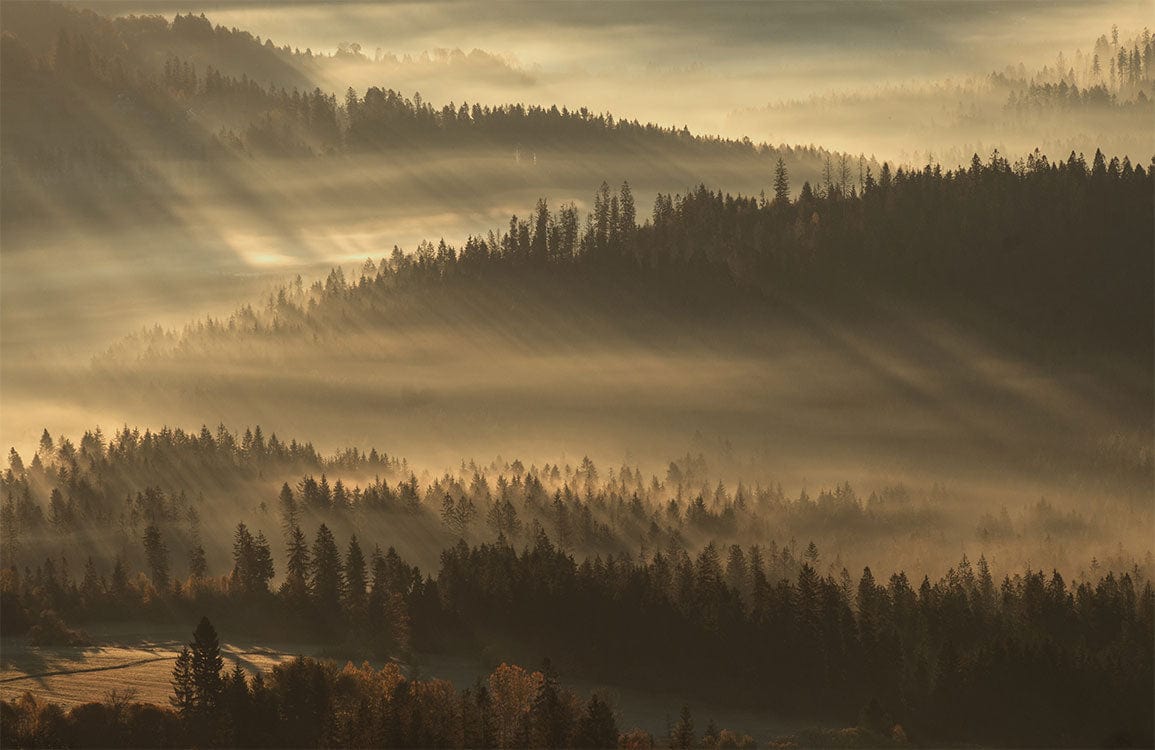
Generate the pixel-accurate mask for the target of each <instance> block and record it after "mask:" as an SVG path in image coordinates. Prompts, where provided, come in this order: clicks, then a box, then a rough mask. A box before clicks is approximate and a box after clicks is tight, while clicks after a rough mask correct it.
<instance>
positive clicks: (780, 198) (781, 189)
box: [774, 156, 790, 206]
mask: <svg viewBox="0 0 1155 750" xmlns="http://www.w3.org/2000/svg"><path fill="white" fill-rule="evenodd" d="M789 202H790V175H789V173H788V172H787V171H786V162H784V161H782V157H781V156H779V157H778V163H777V164H776V165H774V203H775V204H777V205H779V206H784V205H786V204H788V203H789Z"/></svg>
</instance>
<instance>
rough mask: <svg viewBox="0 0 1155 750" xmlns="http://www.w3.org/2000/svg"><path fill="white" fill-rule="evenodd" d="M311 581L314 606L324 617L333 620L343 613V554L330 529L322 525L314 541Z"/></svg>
mask: <svg viewBox="0 0 1155 750" xmlns="http://www.w3.org/2000/svg"><path fill="white" fill-rule="evenodd" d="M310 568H311V573H312V577H311V579H310V581H309V584H310V593H311V594H312V597H313V604H314V606H316V608H317V611H318V612H320V613H322V615H323V616H325V617H328V618H331V617H332V616H334V615H336V614H338V613H340V611H341V598H342V597H341V592H342V588H343V585H342V580H341V554H340V552H338V551H337V542H336V541H335V540H334V539H333V533H332V532H331V531H329V527H327V526H326V525H325V524H321V526H320V528H318V529H317V536H316V538H315V539H314V541H313V554H312V563H311V566H310Z"/></svg>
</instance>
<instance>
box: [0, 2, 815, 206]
mask: <svg viewBox="0 0 1155 750" xmlns="http://www.w3.org/2000/svg"><path fill="white" fill-rule="evenodd" d="M2 27H3V37H2V50H0V53H2V58H3V66H2V72H0V77H2V80H0V82H2V84H3V95H2V102H0V103H2V104H3V137H2V140H0V152H2V153H3V155H4V168H5V177H6V179H5V183H6V187H8V188H10V189H8V190H6V191H5V200H6V202H8V205H9V206H10V207H12V206H13V204H12V203H11V201H14V200H15V201H19V200H20V199H21V197H22V196H21V194H22V193H23V192H27V191H28V189H29V187H31V188H33V189H35V188H42V189H43V188H45V187H46V186H47V187H48V188H51V189H54V190H59V189H67V190H69V191H75V192H80V193H82V194H84V193H86V192H90V193H99V191H100V190H102V189H104V188H106V187H109V186H114V187H116V188H118V189H126V188H135V189H140V190H143V191H145V192H146V193H148V194H151V195H154V196H155V194H156V193H157V192H158V191H163V190H164V188H165V183H166V181H167V182H169V183H172V182H176V181H181V182H187V181H188V180H191V179H201V178H203V177H204V176H205V175H204V173H205V171H206V167H204V166H202V167H197V166H196V165H197V164H201V165H204V164H207V163H210V162H214V161H216V162H219V161H220V159H221V158H225V157H230V158H231V157H236V158H241V159H247V158H250V157H281V158H290V157H294V158H295V157H310V156H318V155H330V156H333V155H340V154H345V155H350V156H365V155H369V154H382V153H386V154H396V155H405V156H412V155H413V154H414V152H420V151H422V150H425V149H438V148H453V149H467V150H469V151H470V152H477V151H495V150H496V151H499V152H500V153H501V154H502V155H503V157H504V158H507V159H508V160H509V161H510V162H515V161H517V162H523V163H525V164H536V163H537V161H538V160H539V159H547V158H550V157H556V158H555V159H554V160H555V161H556V162H558V163H560V164H561V166H562V167H563V168H566V167H572V166H573V162H572V160H571V157H572V155H573V153H574V152H577V153H596V154H599V155H602V156H607V155H610V154H614V155H616V156H615V157H614V158H620V157H621V156H622V155H632V156H634V157H636V158H639V159H645V160H648V161H650V162H657V161H662V160H666V161H669V160H673V161H674V162H678V161H679V160H687V159H689V160H693V159H710V160H714V161H715V162H717V163H723V164H726V165H729V166H730V167H731V168H735V169H740V170H745V171H754V170H760V171H761V173H762V174H763V175H765V174H768V172H769V170H770V169H771V168H772V165H773V162H774V160H775V159H776V158H777V157H779V156H782V157H784V158H786V160H787V161H788V163H789V164H790V165H791V168H792V169H795V170H796V171H798V172H799V173H800V174H807V175H808V176H816V175H817V174H818V173H819V171H820V170H821V167H822V162H823V160H824V159H826V158H829V156H830V155H829V154H827V153H826V152H824V151H822V150H820V149H817V148H814V147H800V148H788V147H781V148H771V147H770V146H767V145H756V144H753V143H751V142H750V141H748V140H744V141H734V140H725V139H720V138H714V137H707V136H701V135H695V134H692V133H690V132H689V131H688V130H687V129H686V128H684V127H682V128H678V127H663V126H659V125H655V124H652V123H640V122H638V121H637V120H628V119H624V118H615V117H614V116H613V115H611V114H608V113H595V112H591V111H589V110H587V109H585V108H580V109H578V110H576V111H571V110H569V109H566V108H561V109H559V108H558V107H556V106H553V107H541V106H526V105H523V104H517V103H511V104H506V105H495V106H482V105H479V104H476V103H473V104H470V103H468V102H465V101H460V102H458V103H454V102H439V103H436V104H434V103H430V102H425V101H423V100H422V98H421V95H420V94H419V93H417V94H411V95H404V94H402V93H400V92H398V91H395V90H393V89H391V88H390V87H389V83H388V81H382V83H381V85H379V86H372V87H370V88H368V89H367V90H365V91H360V92H359V91H354V90H353V89H352V88H349V89H348V90H347V91H344V92H340V93H338V92H333V91H329V90H322V88H320V86H319V85H318V81H317V79H314V78H311V77H310V71H311V70H314V69H316V67H317V66H318V65H320V64H321V62H320V61H321V60H322V59H329V58H322V57H319V56H314V55H313V54H312V53H311V52H310V53H307V54H305V53H299V52H296V51H290V50H288V48H278V47H276V46H275V45H274V44H273V43H272V42H270V41H268V40H266V41H265V42H264V43H261V41H260V38H259V37H254V36H253V35H251V34H250V33H248V32H246V31H240V30H237V29H226V28H224V27H221V26H213V24H212V23H211V21H209V20H208V19H206V18H205V17H203V16H193V15H191V14H190V15H187V16H180V15H178V16H176V17H175V18H174V19H173V20H172V21H169V20H167V19H165V18H162V17H159V16H139V17H138V16H128V17H120V18H107V17H104V16H101V15H99V14H96V13H93V12H91V11H81V10H77V9H73V8H70V7H66V6H61V5H57V4H51V3H6V4H5V12H4V15H3V18H2ZM463 94H464V92H463ZM559 154H564V155H565V158H561V157H559V156H558V155H559ZM172 160H179V161H180V162H182V167H181V168H180V171H179V172H178V173H177V174H176V176H174V175H173V174H171V172H170V170H171V165H167V164H166V162H170V161H172ZM190 162H191V165H190ZM226 163H227V161H226ZM166 167H167V169H166ZM218 171H219V170H218ZM208 172H209V173H210V174H211V173H212V172H213V170H208ZM238 179H240V178H239V177H237V176H236V175H226V178H225V179H223V180H222V181H223V182H224V184H225V185H226V186H227V184H228V183H229V182H230V181H236V180H238Z"/></svg>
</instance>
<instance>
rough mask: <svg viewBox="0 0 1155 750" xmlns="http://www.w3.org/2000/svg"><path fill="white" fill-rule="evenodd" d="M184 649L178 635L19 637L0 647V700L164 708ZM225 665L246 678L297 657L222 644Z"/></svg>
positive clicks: (255, 648) (243, 644)
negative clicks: (64, 639) (73, 640)
mask: <svg viewBox="0 0 1155 750" xmlns="http://www.w3.org/2000/svg"><path fill="white" fill-rule="evenodd" d="M182 645H183V643H182V641H181V640H178V636H177V635H176V634H173V637H172V638H171V639H169V638H168V637H167V634H165V636H164V637H161V638H156V639H150V640H147V641H144V640H142V641H140V642H137V643H135V644H127V643H116V642H108V643H103V644H100V645H95V646H90V647H82V648H80V647H35V646H30V645H28V643H27V640H26V639H23V638H5V639H3V641H2V645H0V698H3V699H5V700H11V699H13V698H16V697H18V696H20V695H22V694H23V693H24V692H26V691H31V692H32V693H33V694H34V695H36V696H37V697H40V698H45V699H49V700H52V701H55V702H57V703H60V704H62V705H65V706H72V705H76V704H79V703H87V702H89V701H99V700H103V699H104V698H105V697H107V696H108V694H109V693H110V692H111V691H113V690H117V691H119V692H120V693H122V694H123V693H125V692H126V691H127V692H129V693H131V694H133V696H134V698H135V700H139V701H144V702H147V703H157V704H160V705H167V704H168V698H169V696H170V695H171V693H172V686H171V684H170V682H169V680H170V678H171V676H172V665H173V660H175V659H176V656H177V653H178V652H179V651H180V648H181V646H182ZM221 652H222V655H223V656H224V659H225V663H226V665H227V666H228V667H229V668H231V667H232V665H233V664H234V663H235V662H238V661H239V662H240V663H241V665H242V666H243V667H244V668H245V669H246V670H248V671H249V672H250V673H255V672H257V671H263V670H268V669H271V668H272V667H273V666H274V665H276V664H278V663H280V662H282V661H285V660H287V659H290V658H292V657H293V656H295V655H296V653H289V652H287V651H284V650H279V649H277V648H269V647H257V646H255V645H253V644H252V643H226V644H222V646H221Z"/></svg>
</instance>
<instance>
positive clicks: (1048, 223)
mask: <svg viewBox="0 0 1155 750" xmlns="http://www.w3.org/2000/svg"><path fill="white" fill-rule="evenodd" d="M859 166H860V168H861V172H860V177H855V176H854V172H855V168H854V166H853V165H851V164H850V163H849V162H846V161H842V162H840V163H839V164H838V165H834V164H833V163H828V169H827V170H826V174H825V175H824V178H823V181H822V182H821V183H820V184H818V185H810V184H809V183H804V184H803V185H802V188H801V191H800V193H799V195H798V197H797V198H796V199H793V200H791V199H790V193H791V190H790V179H789V175H788V173H787V171H786V167H785V165H784V164H782V163H781V162H779V165H778V169H777V172H776V174H775V175H774V176H773V182H772V186H773V190H774V195H773V197H772V198H767V197H765V196H755V197H745V196H733V195H729V194H725V193H722V192H714V191H712V190H710V189H708V188H706V187H704V186H703V187H699V188H698V189H697V190H695V191H693V192H691V193H689V194H687V195H684V196H672V195H658V196H657V199H656V200H655V203H654V207H653V210H652V212H651V215H650V216H649V218H647V219H645V220H644V221H642V222H641V223H640V224H639V223H638V219H637V210H636V208H635V201H634V198H633V195H632V192H631V191H630V189H629V186H628V184H626V185H622V187H621V189H620V190H618V191H612V190H610V188H609V186H608V185H604V184H603V185H602V187H601V189H600V190H599V191H598V192H597V193H596V194H595V196H594V200H593V206H592V210H591V211H590V213H589V214H588V216H587V217H586V219H585V221H583V220H582V218H581V215H580V214H579V212H578V209H577V208H576V207H575V206H574V205H572V204H568V205H563V206H561V207H559V208H557V209H556V210H551V209H550V207H549V205H548V203H547V202H546V201H545V200H541V201H539V202H538V204H537V206H536V207H535V208H534V210H533V211H532V212H531V213H530V215H529V217H528V218H520V217H517V216H514V217H513V218H511V220H510V223H509V227H508V230H507V231H501V232H497V231H495V232H490V233H489V234H488V235H486V236H474V237H470V238H469V239H468V240H466V242H465V243H464V245H463V246H462V247H460V248H457V247H454V246H453V245H451V244H449V243H446V242H445V241H444V240H442V241H440V242H438V243H432V242H428V241H426V242H422V243H421V244H420V245H419V246H418V247H417V249H416V251H415V252H414V253H412V254H405V253H403V252H401V250H400V249H399V248H394V250H393V253H392V255H390V256H389V257H388V258H382V259H381V260H380V262H375V261H367V262H366V264H365V266H364V267H363V268H362V269H361V273H360V275H359V276H358V277H357V278H356V279H355V280H353V281H349V280H347V279H346V277H345V274H344V272H343V271H342V270H341V269H335V270H334V271H333V272H332V273H330V275H329V276H328V277H327V278H326V279H324V280H323V281H320V280H319V281H317V282H315V283H314V284H313V285H312V286H311V287H309V288H305V287H304V285H303V284H301V283H299V282H298V283H297V284H294V285H292V286H290V287H287V288H285V289H282V290H281V292H280V293H278V294H276V295H273V296H272V297H270V299H269V300H268V304H267V305H266V306H265V308H264V309H260V310H257V309H254V308H252V307H245V308H242V309H241V310H240V311H238V312H237V313H236V314H235V315H234V316H233V317H232V318H231V319H229V320H228V321H226V322H222V321H207V322H198V323H196V324H193V325H192V326H190V327H189V328H188V329H186V331H185V332H184V334H183V335H179V336H177V335H173V334H170V333H161V332H155V333H151V334H148V333H146V334H145V335H143V336H141V337H138V338H137V339H135V340H133V341H131V342H126V343H125V345H124V346H123V351H124V352H125V353H136V354H137V355H138V356H143V355H144V354H146V353H147V354H148V356H155V355H157V354H160V353H163V352H165V351H168V352H171V353H177V354H185V355H190V354H191V355H195V354H196V353H197V352H199V351H200V350H201V348H202V347H205V346H209V345H210V343H211V342H214V341H217V340H220V339H227V338H232V337H236V336H243V335H251V334H260V335H264V336H269V337H279V338H281V339H284V338H291V337H293V336H296V335H299V333H300V332H301V331H302V330H306V331H312V332H314V333H319V332H320V331H330V330H331V329H333V328H338V329H339V328H340V327H341V326H343V325H348V323H349V322H350V321H357V322H361V323H364V324H365V325H369V326H381V325H385V324H387V323H391V322H392V323H395V322H398V321H399V320H401V318H400V317H398V318H397V319H396V320H392V319H390V318H389V316H400V315H403V314H404V309H403V308H402V306H401V304H400V302H399V300H400V299H402V298H401V295H400V292H399V290H405V289H406V288H407V287H412V286H414V284H418V283H419V284H421V285H422V289H423V290H427V289H429V287H430V283H431V282H436V284H435V285H434V288H435V289H436V288H445V289H447V294H449V295H450V296H452V290H453V289H455V288H458V287H461V286H463V285H468V284H476V283H477V282H478V281H479V280H482V279H485V280H489V281H493V280H495V279H497V280H502V279H504V280H507V281H508V282H510V283H517V284H518V285H520V286H525V285H530V286H534V285H536V286H540V287H541V288H542V289H554V287H556V286H557V284H556V283H555V282H556V280H557V279H558V278H559V277H564V279H565V280H567V281H573V282H575V283H576V282H577V280H582V279H584V280H589V281H590V283H591V284H592V285H594V286H596V287H602V288H603V289H602V293H606V292H605V288H608V287H613V293H614V294H615V295H618V296H620V295H622V294H625V295H627V296H634V297H639V298H642V299H645V298H646V295H647V290H650V291H652V290H654V289H656V288H657V289H665V290H667V292H669V293H670V294H671V295H673V296H674V297H676V298H680V299H681V300H682V301H683V302H684V303H685V304H686V305H687V306H689V307H691V308H692V309H693V310H694V311H695V313H697V314H702V313H709V312H710V311H712V310H717V309H719V308H724V307H727V306H732V305H734V304H735V303H736V302H737V301H738V300H745V301H746V302H747V303H751V304H762V303H764V302H765V301H766V300H769V301H771V302H775V301H777V302H781V301H786V302H787V303H794V302H798V301H804V302H806V303H809V304H820V305H821V307H823V308H824V309H827V310H830V311H838V310H840V309H843V308H846V309H849V310H854V309H855V305H861V304H863V303H864V302H869V301H871V300H878V299H898V300H904V301H908V302H912V303H916V304H918V305H920V306H923V307H925V308H928V309H930V310H931V311H937V312H939V313H943V314H946V315H948V316H951V317H956V318H959V319H962V320H964V321H968V324H974V325H978V326H980V327H985V328H986V329H987V330H988V332H991V333H994V334H995V335H996V336H998V337H1001V338H1003V339H1007V338H1011V340H1013V341H1014V342H1015V343H1016V344H1017V345H1018V348H1019V349H1020V350H1028V351H1029V350H1032V349H1039V348H1045V347H1048V346H1049V347H1050V348H1052V349H1054V350H1056V351H1059V352H1065V353H1066V354H1068V355H1069V354H1071V353H1072V352H1075V353H1078V352H1081V351H1091V352H1094V351H1104V350H1108V351H1115V352H1117V353H1124V354H1127V355H1141V354H1144V353H1150V352H1151V341H1152V338H1153V337H1155V331H1153V330H1152V318H1151V315H1150V310H1151V307H1152V304H1155V291H1153V284H1152V283H1151V279H1152V277H1153V275H1155V265H1153V259H1152V254H1151V252H1150V244H1151V238H1152V237H1153V236H1155V221H1153V217H1152V211H1151V210H1150V208H1151V198H1152V195H1153V194H1155V182H1153V176H1152V172H1151V170H1150V169H1145V168H1144V167H1143V166H1142V165H1133V164H1131V162H1130V160H1129V159H1127V158H1126V157H1124V158H1122V159H1118V158H1107V157H1106V156H1105V155H1103V154H1102V153H1101V152H1096V153H1095V155H1094V156H1093V158H1092V159H1091V161H1090V163H1088V162H1087V160H1086V159H1085V158H1084V157H1083V156H1082V155H1077V154H1074V153H1072V154H1070V155H1069V157H1068V158H1067V159H1065V160H1059V161H1054V162H1052V161H1050V160H1049V159H1048V158H1047V157H1045V156H1042V155H1040V154H1038V153H1037V152H1036V153H1035V154H1032V155H1031V156H1029V157H1028V158H1027V159H1025V160H1022V161H1018V162H1015V163H1014V164H1012V163H1011V162H1009V161H1007V160H1006V159H1004V158H1002V157H1001V156H999V155H998V154H997V153H995V154H994V155H993V156H992V157H991V158H990V159H989V160H988V161H986V162H983V161H982V160H980V159H979V157H978V156H977V155H976V156H975V157H974V159H973V160H972V163H971V164H970V166H969V167H967V168H965V169H962V168H960V169H957V170H943V169H942V168H941V166H939V165H936V164H928V165H927V166H926V167H924V168H923V169H911V170H908V169H905V168H899V169H897V170H892V169H891V168H890V166H889V165H887V164H884V165H883V166H882V168H881V169H880V171H879V173H878V174H877V175H875V174H874V173H873V172H872V170H871V169H870V167H869V166H867V165H865V164H863V165H859ZM768 182H770V180H769V176H768ZM596 291H597V290H596V289H595V290H594V292H595V293H596ZM736 291H739V292H741V294H735V292H736ZM774 309H775V310H776V311H777V312H778V313H779V314H781V313H782V312H783V311H782V308H781V307H777V308H774ZM627 324H628V321H623V325H627ZM214 351H215V350H214ZM114 361H117V363H118V364H120V365H123V364H125V361H124V358H119V359H115V360H114Z"/></svg>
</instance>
